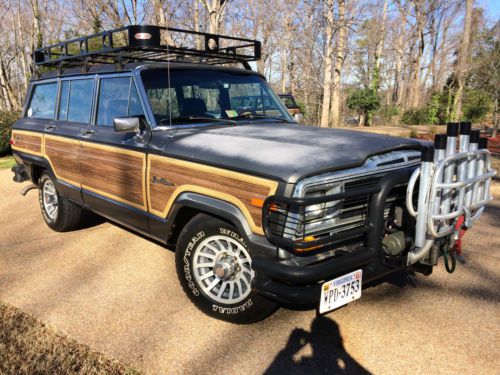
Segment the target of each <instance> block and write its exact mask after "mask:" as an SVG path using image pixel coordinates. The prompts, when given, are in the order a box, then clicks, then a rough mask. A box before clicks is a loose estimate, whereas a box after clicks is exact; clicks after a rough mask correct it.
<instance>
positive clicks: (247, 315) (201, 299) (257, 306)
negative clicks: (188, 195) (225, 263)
mask: <svg viewBox="0 0 500 375" xmlns="http://www.w3.org/2000/svg"><path fill="white" fill-rule="evenodd" d="M224 236H225V237H226V239H224V238H223V237H224ZM212 238H219V239H221V241H222V242H224V241H226V242H225V244H226V245H228V244H229V242H232V244H233V245H228V247H229V248H230V249H233V246H234V247H236V246H239V245H238V244H237V243H235V241H237V242H238V243H239V244H241V246H242V247H236V251H238V249H241V250H239V253H238V254H239V255H238V254H236V255H237V256H236V257H231V260H234V264H236V270H239V271H236V272H235V273H232V276H226V277H229V279H225V280H226V281H228V283H227V284H226V286H225V287H224V280H220V281H219V282H220V286H219V284H216V286H215V287H213V288H214V289H215V288H217V287H219V290H220V288H224V289H223V292H221V293H223V296H221V297H220V298H224V296H226V295H227V297H226V298H229V295H230V294H231V295H232V296H235V295H236V298H234V299H233V300H237V299H238V298H244V297H245V295H246V294H248V295H247V296H246V297H245V298H244V299H242V300H240V301H237V303H223V302H221V301H220V300H219V301H218V300H216V299H214V298H217V297H215V296H212V295H209V293H210V292H211V291H208V292H207V291H206V290H204V288H205V289H206V288H207V285H206V284H208V283H212V282H214V281H215V280H216V276H215V274H214V275H212V276H211V277H209V278H207V279H205V280H207V282H206V284H205V285H200V283H204V282H205V281H199V280H198V278H199V277H200V276H198V275H199V274H200V273H201V272H210V271H209V270H212V273H214V272H215V270H216V267H206V268H202V269H201V268H195V267H194V262H196V259H198V257H201V258H202V259H209V258H204V256H203V255H200V254H201V253H200V252H201V251H203V250H204V249H205V251H206V249H207V247H206V246H205V245H204V243H207V241H211V239H212ZM214 241H215V240H214ZM228 241H229V242H228ZM208 243H209V244H210V242H208ZM200 245H201V246H200ZM219 248H220V247H218V248H217V249H219ZM243 249H244V251H243ZM213 253H214V254H216V253H215V252H213ZM243 253H245V254H246V255H250V256H251V249H249V248H248V247H247V244H246V242H245V240H244V238H243V237H242V236H241V235H240V234H239V233H238V231H237V230H236V229H235V228H234V227H233V226H232V225H229V224H228V223H226V222H224V221H221V220H218V219H216V218H213V217H211V216H208V215H204V214H198V215H197V216H195V217H194V218H193V219H192V220H191V221H190V222H189V223H188V224H187V225H186V226H185V227H184V228H183V230H182V232H181V234H180V236H179V240H178V241H177V246H176V254H175V263H176V268H177V276H178V277H179V281H180V283H181V285H182V288H183V289H184V292H185V293H186V294H187V296H188V297H189V299H190V300H191V301H192V302H193V303H194V305H195V306H196V307H197V308H198V309H199V310H201V311H202V312H203V313H205V314H207V315H209V316H211V317H214V318H216V319H220V320H224V321H226V322H230V323H237V324H250V323H255V322H258V321H260V320H263V319H265V318H267V317H268V316H269V315H271V314H272V313H273V312H275V311H276V310H277V309H278V305H277V304H276V303H274V302H273V301H270V300H269V299H267V298H265V297H263V296H261V295H259V294H258V293H256V292H255V290H252V289H250V288H248V289H246V287H245V286H246V285H247V284H246V283H247V282H248V278H251V276H250V274H249V273H248V271H247V269H249V268H250V267H249V264H248V261H246V259H247V258H248V257H245V255H242V254H243ZM204 254H206V253H204ZM224 254H225V253H224V252H222V253H219V257H220V256H223V257H224ZM232 254H233V255H235V253H232ZM240 257H242V258H243V260H244V261H243V263H244V264H245V265H243V263H242V264H240V263H239V260H240ZM195 258H196V259H195ZM216 259H220V258H217V257H214V260H213V263H214V264H217V262H216ZM209 262H210V260H209ZM242 268H246V269H245V272H246V274H243V273H242V272H243V271H241V269H242ZM200 269H201V270H200ZM218 269H219V271H220V268H218ZM195 272H198V273H197V274H196V275H195ZM202 276H203V275H202ZM242 277H246V279H245V280H246V281H245V283H243V282H242V281H243V280H241V278H242ZM238 281H240V283H241V284H239V285H242V287H241V289H240V287H238V286H234V284H235V283H237V282H238ZM229 283H233V286H232V287H228V286H227V285H229ZM243 284H245V285H243ZM238 295H239V296H238Z"/></svg>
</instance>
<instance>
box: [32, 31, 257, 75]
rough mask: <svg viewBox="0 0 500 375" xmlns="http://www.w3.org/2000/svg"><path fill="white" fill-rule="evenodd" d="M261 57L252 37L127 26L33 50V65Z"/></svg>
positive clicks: (232, 60) (236, 60)
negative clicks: (244, 37)
mask: <svg viewBox="0 0 500 375" xmlns="http://www.w3.org/2000/svg"><path fill="white" fill-rule="evenodd" d="M260 57H261V43H260V42H259V41H256V40H250V39H243V38H235V37H230V36H224V35H218V34H208V33H201V32H196V31H190V30H181V29H174V28H169V27H163V26H151V25H131V26H125V27H121V28H118V29H113V30H107V31H102V32H100V33H96V34H92V35H88V36H84V37H80V38H75V39H71V40H67V41H64V42H60V43H57V44H53V45H50V46H46V47H43V48H40V49H37V50H35V52H34V53H33V62H34V66H35V71H36V67H42V66H43V67H55V68H57V69H58V70H59V71H61V69H62V68H63V67H72V66H73V67H74V66H81V67H82V69H84V70H87V68H88V66H89V65H95V64H109V63H112V64H117V65H118V66H120V67H122V66H123V64H125V63H129V62H166V61H170V62H190V63H201V64H211V65H214V64H230V63H242V64H243V66H244V67H245V68H246V69H251V68H250V65H249V64H248V63H249V62H250V61H257V60H259V59H260Z"/></svg>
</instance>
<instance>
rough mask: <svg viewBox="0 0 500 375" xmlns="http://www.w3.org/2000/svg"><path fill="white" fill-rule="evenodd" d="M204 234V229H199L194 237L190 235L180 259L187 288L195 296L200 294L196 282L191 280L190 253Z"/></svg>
mask: <svg viewBox="0 0 500 375" xmlns="http://www.w3.org/2000/svg"><path fill="white" fill-rule="evenodd" d="M205 236H206V234H205V231H199V232H198V233H197V234H196V235H195V236H194V237H192V238H191V240H190V241H189V243H188V244H187V246H186V250H185V251H184V257H183V259H182V261H183V263H184V267H183V270H184V278H185V279H186V281H187V284H188V287H189V289H190V290H191V293H193V295H194V296H195V297H199V296H200V290H199V289H198V287H197V286H196V284H195V282H194V280H193V276H192V275H191V255H192V252H193V250H194V248H195V246H196V244H197V243H198V242H200V240H202V239H203V238H205Z"/></svg>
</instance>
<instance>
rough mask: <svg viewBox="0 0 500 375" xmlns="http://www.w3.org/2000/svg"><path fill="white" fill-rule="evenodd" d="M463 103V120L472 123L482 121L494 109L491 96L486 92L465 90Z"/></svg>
mask: <svg viewBox="0 0 500 375" xmlns="http://www.w3.org/2000/svg"><path fill="white" fill-rule="evenodd" d="M462 103H463V104H462V112H463V119H465V120H469V121H472V122H479V121H482V120H483V119H484V118H485V117H486V115H487V114H488V113H489V112H490V111H491V108H492V103H491V96H490V95H489V94H488V93H487V92H486V91H484V90H474V89H468V90H465V92H464V98H463V101H462Z"/></svg>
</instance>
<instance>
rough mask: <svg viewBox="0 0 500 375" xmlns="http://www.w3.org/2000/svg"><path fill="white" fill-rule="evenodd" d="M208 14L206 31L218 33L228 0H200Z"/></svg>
mask: <svg viewBox="0 0 500 375" xmlns="http://www.w3.org/2000/svg"><path fill="white" fill-rule="evenodd" d="M202 1H203V5H204V6H205V8H206V10H207V13H208V16H209V28H208V32H209V33H211V34H219V29H220V25H221V22H222V19H223V18H224V13H225V11H226V6H227V4H228V2H229V0H202Z"/></svg>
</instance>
